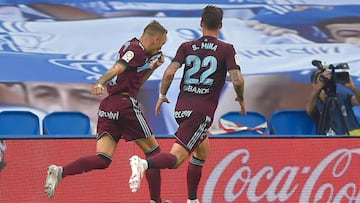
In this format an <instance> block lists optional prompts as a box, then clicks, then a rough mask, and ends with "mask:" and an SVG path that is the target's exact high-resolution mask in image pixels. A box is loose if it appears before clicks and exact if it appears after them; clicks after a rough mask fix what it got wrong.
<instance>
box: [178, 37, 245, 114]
mask: <svg viewBox="0 0 360 203" xmlns="http://www.w3.org/2000/svg"><path fill="white" fill-rule="evenodd" d="M235 55H236V52H235V49H234V47H233V45H231V44H229V43H226V42H223V41H220V40H218V39H216V38H214V37H209V36H203V37H201V38H200V39H198V40H193V41H189V42H185V43H182V44H181V46H180V47H179V49H178V50H177V52H176V56H175V58H174V60H173V61H177V62H179V63H180V64H185V69H184V73H183V77H182V80H181V83H180V93H179V96H178V100H177V104H176V108H175V109H176V111H177V112H179V113H180V114H184V113H183V112H184V111H196V112H200V113H203V114H204V115H208V116H211V118H212V117H213V115H214V113H215V110H216V108H217V105H218V100H219V97H220V93H221V91H222V88H223V86H224V84H225V79H226V74H227V71H229V70H231V69H240V66H239V65H238V64H237V62H236V58H235V57H236V56H235ZM181 112H182V113H181ZM175 117H182V115H176V112H175Z"/></svg>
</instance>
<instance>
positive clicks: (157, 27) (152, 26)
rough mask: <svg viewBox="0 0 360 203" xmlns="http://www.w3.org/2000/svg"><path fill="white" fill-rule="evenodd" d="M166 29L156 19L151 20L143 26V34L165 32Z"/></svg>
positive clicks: (151, 34)
mask: <svg viewBox="0 0 360 203" xmlns="http://www.w3.org/2000/svg"><path fill="white" fill-rule="evenodd" d="M166 33H167V30H166V29H165V27H164V26H162V25H161V24H160V23H159V22H158V21H156V20H153V21H152V22H151V23H149V24H148V25H147V26H146V27H145V28H144V34H148V35H150V36H153V35H157V34H166Z"/></svg>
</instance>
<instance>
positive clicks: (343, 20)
mask: <svg viewBox="0 0 360 203" xmlns="http://www.w3.org/2000/svg"><path fill="white" fill-rule="evenodd" d="M354 23H360V17H357V16H354V17H340V18H331V19H327V20H323V21H320V22H318V23H316V24H315V26H316V27H317V28H319V30H321V31H322V32H324V33H325V34H326V35H327V36H328V37H330V38H331V37H332V36H331V33H330V31H329V29H328V28H327V27H326V26H328V25H332V24H354Z"/></svg>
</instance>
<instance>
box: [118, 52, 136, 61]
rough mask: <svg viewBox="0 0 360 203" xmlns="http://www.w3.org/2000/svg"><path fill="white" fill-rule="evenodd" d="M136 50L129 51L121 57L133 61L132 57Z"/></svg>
mask: <svg viewBox="0 0 360 203" xmlns="http://www.w3.org/2000/svg"><path fill="white" fill-rule="evenodd" d="M134 55H135V54H134V52H133V51H127V52H126V53H125V54H124V56H123V57H121V59H123V60H124V61H126V62H127V63H129V62H130V61H131V59H133V58H134Z"/></svg>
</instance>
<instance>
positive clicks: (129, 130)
mask: <svg viewBox="0 0 360 203" xmlns="http://www.w3.org/2000/svg"><path fill="white" fill-rule="evenodd" d="M104 133H108V134H109V135H110V136H111V137H113V139H114V141H115V142H116V143H118V142H119V139H120V138H124V139H125V140H126V141H133V140H139V139H144V138H147V137H150V136H152V134H153V132H152V130H151V129H150V127H149V125H148V123H147V121H146V119H145V117H144V115H143V114H142V112H141V111H140V107H139V105H138V102H137V100H136V99H135V98H133V97H131V96H125V95H110V96H108V97H106V98H105V99H104V100H103V101H102V102H101V103H100V106H99V110H98V123H97V139H99V138H100V137H101V136H102V135H104Z"/></svg>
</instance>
